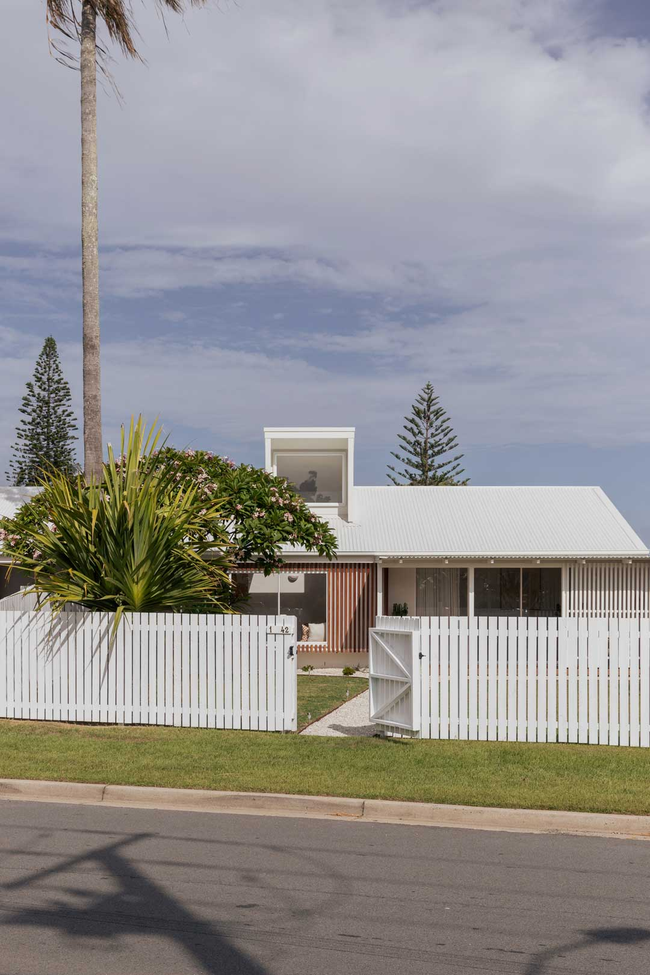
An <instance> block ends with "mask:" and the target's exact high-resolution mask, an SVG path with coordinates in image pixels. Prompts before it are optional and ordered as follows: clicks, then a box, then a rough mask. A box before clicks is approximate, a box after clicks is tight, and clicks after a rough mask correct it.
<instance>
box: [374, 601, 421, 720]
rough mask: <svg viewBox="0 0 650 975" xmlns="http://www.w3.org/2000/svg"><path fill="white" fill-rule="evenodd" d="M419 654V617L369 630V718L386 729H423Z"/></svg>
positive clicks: (395, 621) (392, 622)
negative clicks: (421, 727) (416, 619)
mask: <svg viewBox="0 0 650 975" xmlns="http://www.w3.org/2000/svg"><path fill="white" fill-rule="evenodd" d="M419 656H420V632H419V623H418V622H417V621H415V620H413V619H409V621H408V624H406V621H404V623H403V624H402V625H400V624H399V622H398V621H397V620H394V621H393V620H391V625H390V626H381V627H380V626H376V627H374V628H372V629H371V630H370V654H369V657H370V660H369V676H370V720H371V721H374V722H375V723H377V724H379V725H382V726H383V727H385V728H386V730H393V729H394V730H396V731H411V732H412V731H419V730H420V659H419Z"/></svg>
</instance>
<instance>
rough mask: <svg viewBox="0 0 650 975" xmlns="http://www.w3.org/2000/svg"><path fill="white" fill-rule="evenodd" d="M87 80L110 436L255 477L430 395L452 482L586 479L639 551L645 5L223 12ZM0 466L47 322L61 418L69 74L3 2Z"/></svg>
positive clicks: (241, 8) (334, 5) (73, 244)
mask: <svg viewBox="0 0 650 975" xmlns="http://www.w3.org/2000/svg"><path fill="white" fill-rule="evenodd" d="M134 11H135V14H136V17H137V22H138V27H139V31H140V36H141V41H140V50H141V53H142V55H143V57H144V60H145V63H139V62H126V61H124V60H123V59H122V58H121V57H120V56H119V54H118V52H117V51H115V52H114V60H113V63H112V64H111V71H112V75H113V78H114V82H115V86H116V87H117V88H118V89H119V97H118V96H117V95H116V94H115V91H114V90H113V88H112V87H111V86H110V85H108V84H105V85H104V87H103V89H102V90H101V91H100V93H99V99H98V114H99V155H100V173H99V185H100V235H101V290H102V342H103V346H102V370H103V372H102V387H103V406H104V433H105V439H107V440H112V441H113V442H115V440H116V438H117V436H118V431H119V426H120V424H121V423H122V422H125V421H128V419H129V418H130V416H131V415H132V414H138V413H142V414H143V415H144V416H145V417H146V418H148V419H149V420H154V419H156V418H159V419H160V421H161V422H162V423H163V425H164V428H165V431H166V432H167V433H168V434H169V437H170V440H171V442H173V443H175V444H177V445H178V446H185V445H190V444H191V445H193V446H195V447H202V448H205V449H210V450H214V451H218V452H221V453H227V454H229V455H230V456H232V457H234V458H235V459H237V460H242V461H249V462H254V463H257V464H260V465H261V464H262V463H263V438H262V428H263V426H264V425H271V426H279V425H286V426H291V425H300V426H306V425H341V426H355V427H356V428H357V448H356V464H357V477H356V480H357V482H358V483H365V484H383V483H387V478H386V464H387V463H388V462H389V461H390V460H391V458H390V451H391V450H392V449H395V446H396V439H397V434H398V432H400V430H401V425H402V422H403V415H404V414H405V413H407V412H408V410H409V408H410V404H411V402H412V401H413V399H414V398H415V396H416V394H417V392H418V390H419V389H420V387H421V386H422V385H423V384H424V383H425V382H426V381H427V380H430V381H431V382H432V383H433V384H434V386H435V388H436V391H437V393H438V394H439V396H440V400H441V403H442V405H443V406H444V407H445V408H446V410H447V411H448V413H449V415H450V416H451V418H452V423H453V427H454V429H455V432H456V434H457V436H458V439H459V444H460V446H461V449H462V450H463V451H464V454H465V465H464V466H465V468H466V473H467V475H468V476H469V477H470V479H471V483H472V484H600V485H601V486H602V487H603V488H604V490H605V491H606V492H607V493H608V494H609V495H610V497H611V498H612V500H613V501H614V502H615V504H616V505H617V506H618V507H619V508H620V509H621V511H622V512H623V513H624V515H625V516H626V517H627V518H628V519H629V520H630V522H631V523H632V525H633V527H634V528H635V529H636V530H637V531H638V532H639V533H640V534H641V536H642V537H643V538H644V540H645V541H646V542H650V506H649V504H648V495H649V492H648V482H649V481H650V397H649V395H648V387H649V383H648V376H649V366H650V343H649V341H648V339H649V337H650V331H649V322H650V117H649V112H650V5H649V4H647V2H646V0H615V2H614V0H602V2H599V0H588V2H583V0H544V2H543V3H541V2H539V0H355V2H354V3H352V4H351V3H349V2H345V0H237V2H232V0H219V2H218V3H217V2H215V3H213V4H212V5H211V6H210V7H209V8H208V9H202V10H196V9H192V10H191V11H190V12H188V14H187V15H186V16H185V17H184V18H183V19H181V18H179V17H174V16H172V15H169V16H168V17H167V18H166V22H165V23H163V22H162V21H161V19H160V17H159V15H158V14H157V13H156V10H155V4H154V3H153V2H146V3H145V4H140V2H139V0H137V2H136V3H135V5H134ZM3 24H4V28H5V35H6V36H7V37H9V38H13V41H14V42H13V43H9V44H6V45H5V46H4V48H3V58H2V59H1V60H0V91H2V93H3V94H2V102H1V104H2V112H1V113H0V125H1V136H0V185H1V186H2V193H1V194H0V477H1V472H2V471H4V470H6V468H7V464H8V461H9V457H10V450H11V445H12V443H13V440H14V430H15V426H16V423H17V422H18V419H19V414H18V407H19V405H20V399H21V396H22V395H23V392H24V385H25V382H26V381H27V380H28V379H29V378H30V376H31V373H32V371H33V367H34V362H35V359H36V356H37V355H38V352H39V351H40V347H41V345H42V342H43V339H44V338H45V337H46V336H47V335H50V334H51V335H54V337H55V338H56V340H57V342H58V344H59V348H60V352H61V357H62V362H63V368H64V371H65V374H66V377H67V378H68V380H69V382H70V385H71V388H72V392H73V399H74V405H75V408H76V410H77V412H78V414H79V415H80V413H81V306H80V287H81V285H80V257H79V223H80V213H79V193H80V190H79V173H80V161H79V105H78V96H79V91H78V84H79V77H78V74H77V73H76V72H74V71H71V70H68V69H66V68H64V67H62V66H61V65H59V64H58V63H57V62H56V61H55V59H54V58H53V57H52V56H51V54H50V52H49V49H48V36H47V26H46V22H45V8H44V2H43V0H29V2H25V0H3Z"/></svg>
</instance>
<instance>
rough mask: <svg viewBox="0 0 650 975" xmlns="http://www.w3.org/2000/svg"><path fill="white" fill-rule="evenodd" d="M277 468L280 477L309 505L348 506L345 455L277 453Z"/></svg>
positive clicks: (323, 452) (339, 452)
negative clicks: (346, 501) (284, 478)
mask: <svg viewBox="0 0 650 975" xmlns="http://www.w3.org/2000/svg"><path fill="white" fill-rule="evenodd" d="M274 464H275V469H276V471H277V474H278V477H286V479H287V481H288V482H289V484H290V486H291V488H292V490H294V491H295V492H296V494H299V495H300V496H301V497H302V498H304V500H305V501H306V502H307V504H344V503H345V500H346V499H345V493H346V492H345V481H346V472H345V453H344V451H338V450H314V451H311V450H310V451H303V450H287V451H284V450H282V451H276V453H275V457H274Z"/></svg>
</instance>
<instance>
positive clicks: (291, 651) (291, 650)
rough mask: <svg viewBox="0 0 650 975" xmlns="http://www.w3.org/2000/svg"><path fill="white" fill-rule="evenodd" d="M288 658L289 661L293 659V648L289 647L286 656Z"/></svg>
mask: <svg viewBox="0 0 650 975" xmlns="http://www.w3.org/2000/svg"><path fill="white" fill-rule="evenodd" d="M288 656H289V659H291V657H293V647H289V654H288Z"/></svg>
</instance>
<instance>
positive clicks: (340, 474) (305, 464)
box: [264, 427, 354, 521]
mask: <svg viewBox="0 0 650 975" xmlns="http://www.w3.org/2000/svg"><path fill="white" fill-rule="evenodd" d="M264 445H265V466H266V469H267V471H270V472H271V473H273V474H277V475H278V476H279V477H286V479H287V480H288V481H289V483H290V484H291V485H292V487H293V489H294V490H295V491H296V493H297V494H299V495H300V496H301V497H302V498H304V499H305V501H306V502H307V504H308V505H309V507H310V508H312V509H313V510H314V512H315V513H316V514H318V515H321V516H324V517H326V516H327V515H328V514H336V515H339V516H340V517H341V518H345V519H347V520H348V521H351V520H352V517H351V500H352V486H353V484H354V427H265V428H264Z"/></svg>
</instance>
